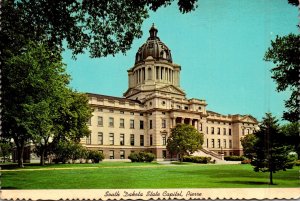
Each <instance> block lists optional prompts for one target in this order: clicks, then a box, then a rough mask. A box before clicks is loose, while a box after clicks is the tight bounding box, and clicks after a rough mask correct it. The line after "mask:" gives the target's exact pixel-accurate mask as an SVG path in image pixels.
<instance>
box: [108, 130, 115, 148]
mask: <svg viewBox="0 0 300 201" xmlns="http://www.w3.org/2000/svg"><path fill="white" fill-rule="evenodd" d="M109 144H110V145H114V144H115V139H114V134H113V133H110V134H109Z"/></svg>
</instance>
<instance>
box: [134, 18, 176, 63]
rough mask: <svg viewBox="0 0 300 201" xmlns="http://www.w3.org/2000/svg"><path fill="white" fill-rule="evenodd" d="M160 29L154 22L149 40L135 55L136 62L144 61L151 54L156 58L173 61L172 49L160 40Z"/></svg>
mask: <svg viewBox="0 0 300 201" xmlns="http://www.w3.org/2000/svg"><path fill="white" fill-rule="evenodd" d="M157 32H158V30H157V29H156V28H155V26H154V24H153V25H152V27H151V28H150V30H149V33H150V37H149V38H148V39H147V41H146V42H145V43H144V44H143V45H142V46H141V47H140V48H139V50H138V52H137V53H136V56H135V63H136V64H137V63H141V62H144V61H145V59H146V58H147V57H149V56H151V57H152V58H153V59H155V60H157V61H158V60H163V61H167V62H169V63H172V55H171V50H170V49H169V48H168V47H167V46H166V45H165V44H164V43H163V42H161V41H160V39H159V37H157Z"/></svg>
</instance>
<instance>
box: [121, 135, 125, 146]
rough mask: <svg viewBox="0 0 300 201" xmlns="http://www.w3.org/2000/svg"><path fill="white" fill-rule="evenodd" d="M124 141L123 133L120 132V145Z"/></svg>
mask: <svg viewBox="0 0 300 201" xmlns="http://www.w3.org/2000/svg"><path fill="white" fill-rule="evenodd" d="M124 143H125V134H123V133H122V134H120V145H124Z"/></svg>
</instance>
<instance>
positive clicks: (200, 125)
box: [199, 123, 202, 131]
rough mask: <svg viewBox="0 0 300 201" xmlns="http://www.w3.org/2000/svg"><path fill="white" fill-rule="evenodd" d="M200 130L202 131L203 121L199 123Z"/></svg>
mask: <svg viewBox="0 0 300 201" xmlns="http://www.w3.org/2000/svg"><path fill="white" fill-rule="evenodd" d="M199 131H202V123H199Z"/></svg>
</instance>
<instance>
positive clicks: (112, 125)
mask: <svg viewBox="0 0 300 201" xmlns="http://www.w3.org/2000/svg"><path fill="white" fill-rule="evenodd" d="M108 126H109V127H114V118H113V117H109V124H108Z"/></svg>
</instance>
